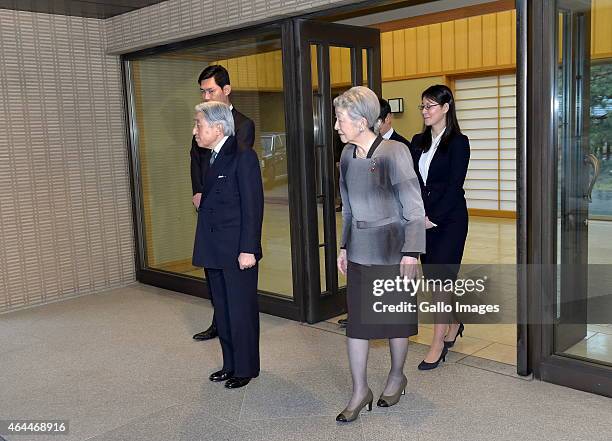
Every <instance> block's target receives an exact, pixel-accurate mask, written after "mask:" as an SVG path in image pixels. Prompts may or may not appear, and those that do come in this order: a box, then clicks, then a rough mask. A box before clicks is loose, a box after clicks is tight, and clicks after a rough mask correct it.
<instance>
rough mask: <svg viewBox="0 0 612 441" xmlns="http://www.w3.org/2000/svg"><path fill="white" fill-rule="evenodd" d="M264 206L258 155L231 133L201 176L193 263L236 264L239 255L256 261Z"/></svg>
mask: <svg viewBox="0 0 612 441" xmlns="http://www.w3.org/2000/svg"><path fill="white" fill-rule="evenodd" d="M207 150H208V149H207ZM263 206H264V203H263V184H262V181H261V171H260V169H259V159H258V158H257V153H255V150H253V149H244V150H241V149H240V148H239V147H238V143H237V140H236V137H234V136H230V137H229V138H228V139H227V140H226V141H225V144H224V145H223V146H222V147H221V150H220V152H219V155H218V156H217V158H216V159H215V162H213V164H212V165H211V166H210V167H208V170H207V173H206V175H205V176H204V183H203V188H202V200H201V202H200V209H199V211H198V224H197V227H196V236H195V243H194V249H193V264H194V266H199V267H205V268H217V269H228V268H237V266H238V255H239V254H240V253H250V254H254V255H255V258H256V259H257V260H259V259H261V257H262V251H261V225H262V223H263Z"/></svg>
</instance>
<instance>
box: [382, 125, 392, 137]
mask: <svg viewBox="0 0 612 441" xmlns="http://www.w3.org/2000/svg"><path fill="white" fill-rule="evenodd" d="M393 132H394V130H393V127H391V128H390V129H389V130H388V131H387V133H385V134H384V135H383V136H382V137H383V139H391V135H393Z"/></svg>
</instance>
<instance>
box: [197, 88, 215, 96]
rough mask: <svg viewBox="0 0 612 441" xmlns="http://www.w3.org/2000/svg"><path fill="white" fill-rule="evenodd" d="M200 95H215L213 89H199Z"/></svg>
mask: <svg viewBox="0 0 612 441" xmlns="http://www.w3.org/2000/svg"><path fill="white" fill-rule="evenodd" d="M200 93H201V94H202V95H212V94H213V93H215V89H200Z"/></svg>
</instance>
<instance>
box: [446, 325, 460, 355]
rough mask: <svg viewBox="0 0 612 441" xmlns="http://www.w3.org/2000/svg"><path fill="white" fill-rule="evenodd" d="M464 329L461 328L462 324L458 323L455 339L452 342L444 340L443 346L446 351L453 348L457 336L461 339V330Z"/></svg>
mask: <svg viewBox="0 0 612 441" xmlns="http://www.w3.org/2000/svg"><path fill="white" fill-rule="evenodd" d="M464 329H465V326H463V323H459V329H457V333H456V334H455V338H454V339H453V341H446V340H444V346H445V347H447V348H448V349H450V348H452V347H453V346H455V342H456V341H457V337H459V336H461V337H463V330H464Z"/></svg>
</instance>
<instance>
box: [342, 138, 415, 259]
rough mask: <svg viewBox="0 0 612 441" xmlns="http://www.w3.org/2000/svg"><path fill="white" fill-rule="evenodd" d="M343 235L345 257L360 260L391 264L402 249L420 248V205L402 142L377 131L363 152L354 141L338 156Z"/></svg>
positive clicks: (408, 156) (406, 251)
mask: <svg viewBox="0 0 612 441" xmlns="http://www.w3.org/2000/svg"><path fill="white" fill-rule="evenodd" d="M340 194H341V196H342V220H343V228H342V239H341V242H340V246H341V247H342V248H346V251H347V258H348V260H349V261H351V262H355V263H359V264H362V265H396V264H399V262H400V260H401V259H402V255H403V253H424V252H425V210H424V208H423V200H422V199H421V190H420V186H419V181H418V178H417V175H416V173H415V171H414V167H413V165H412V156H411V155H410V152H409V150H408V149H407V148H406V146H405V145H403V144H401V143H399V142H397V141H392V140H383V139H382V138H381V137H380V136H379V137H378V138H377V139H376V141H374V144H372V147H371V148H370V151H369V152H368V155H367V158H365V159H362V158H357V156H356V147H355V146H354V145H353V144H347V145H345V146H344V150H343V151H342V156H341V157H340Z"/></svg>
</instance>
